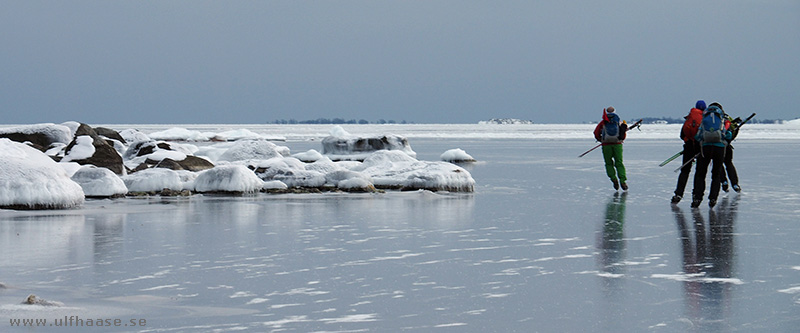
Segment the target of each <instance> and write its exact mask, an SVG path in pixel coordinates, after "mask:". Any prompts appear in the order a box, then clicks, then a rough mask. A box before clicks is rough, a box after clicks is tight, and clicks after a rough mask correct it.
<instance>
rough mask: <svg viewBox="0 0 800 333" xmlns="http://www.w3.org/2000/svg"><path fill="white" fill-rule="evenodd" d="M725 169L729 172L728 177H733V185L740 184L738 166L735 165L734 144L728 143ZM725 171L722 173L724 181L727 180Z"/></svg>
mask: <svg viewBox="0 0 800 333" xmlns="http://www.w3.org/2000/svg"><path fill="white" fill-rule="evenodd" d="M725 171H727V172H728V177H727V178H730V179H731V186H733V185H738V184H739V175H738V174H736V167H735V166H733V146H731V145H728V146H727V147H725ZM725 171H723V172H722V175H720V177H721V178H720V179H721V180H722V182H725V181H726V180H727V179H726V178H725Z"/></svg>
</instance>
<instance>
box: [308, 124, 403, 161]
mask: <svg viewBox="0 0 800 333" xmlns="http://www.w3.org/2000/svg"><path fill="white" fill-rule="evenodd" d="M379 150H397V151H402V152H403V153H405V154H406V155H408V156H411V157H417V153H416V152H414V151H413V150H412V149H411V146H410V145H409V144H408V140H407V139H406V138H405V137H402V136H399V135H393V134H386V135H381V136H373V137H358V136H355V135H352V134H350V133H348V132H347V131H345V130H344V128H342V127H341V126H338V125H337V126H334V127H333V129H331V131H330V136H328V137H325V138H324V139H322V153H323V154H325V155H328V156H329V157H330V158H331V159H334V160H363V159H365V158H366V157H367V156H369V154H370V153H372V152H374V151H379Z"/></svg>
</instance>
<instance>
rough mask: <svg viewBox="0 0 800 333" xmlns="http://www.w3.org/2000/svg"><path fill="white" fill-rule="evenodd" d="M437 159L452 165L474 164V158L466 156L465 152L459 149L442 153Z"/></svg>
mask: <svg viewBox="0 0 800 333" xmlns="http://www.w3.org/2000/svg"><path fill="white" fill-rule="evenodd" d="M439 158H441V159H442V161H445V162H453V163H457V162H475V158H474V157H472V156H470V155H469V154H467V152H465V151H464V150H463V149H461V148H455V149H450V150H448V151H446V152H444V153H442V155H441V156H440V157H439Z"/></svg>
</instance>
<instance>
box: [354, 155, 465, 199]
mask: <svg viewBox="0 0 800 333" xmlns="http://www.w3.org/2000/svg"><path fill="white" fill-rule="evenodd" d="M353 171H360V172H362V173H363V174H365V175H367V176H369V177H370V178H371V179H372V182H373V184H375V187H376V188H385V189H400V190H403V191H408V190H419V189H424V190H431V191H450V192H473V191H474V189H475V180H474V179H473V178H472V175H470V173H469V172H468V171H467V170H465V169H464V168H461V167H459V166H457V165H455V164H452V163H447V162H428V161H418V160H416V159H414V158H412V157H410V156H408V155H405V154H404V153H401V152H399V151H376V152H374V153H372V155H370V156H369V157H367V158H366V159H365V160H364V163H363V164H362V165H361V166H358V167H355V168H353Z"/></svg>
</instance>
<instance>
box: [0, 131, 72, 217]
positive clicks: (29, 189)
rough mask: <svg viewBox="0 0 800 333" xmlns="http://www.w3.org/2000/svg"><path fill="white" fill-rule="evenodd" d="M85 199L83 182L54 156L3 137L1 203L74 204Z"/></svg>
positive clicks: (31, 205) (0, 143)
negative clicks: (68, 171) (54, 158)
mask: <svg viewBox="0 0 800 333" xmlns="http://www.w3.org/2000/svg"><path fill="white" fill-rule="evenodd" d="M83 200H84V194H83V190H82V189H81V187H80V185H78V184H77V183H75V182H74V181H72V180H71V179H70V178H69V177H68V176H67V173H66V172H65V171H64V169H62V168H61V167H60V166H59V165H58V164H57V163H56V162H54V161H53V160H52V159H51V158H50V157H48V156H47V155H45V154H44V153H42V152H40V151H38V150H36V149H34V148H31V147H29V146H28V145H26V144H22V143H18V142H14V141H11V140H9V139H4V138H0V207H19V208H70V207H75V206H79V205H81V204H82V203H83Z"/></svg>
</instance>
